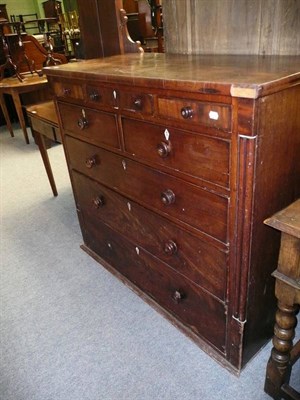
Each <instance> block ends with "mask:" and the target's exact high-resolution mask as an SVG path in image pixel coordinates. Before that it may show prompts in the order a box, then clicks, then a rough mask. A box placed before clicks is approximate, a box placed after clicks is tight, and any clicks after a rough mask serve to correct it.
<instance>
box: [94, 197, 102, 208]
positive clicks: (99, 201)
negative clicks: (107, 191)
mask: <svg viewBox="0 0 300 400" xmlns="http://www.w3.org/2000/svg"><path fill="white" fill-rule="evenodd" d="M104 204H105V199H104V196H102V195H100V196H97V197H95V198H94V199H93V205H94V207H95V208H96V209H98V208H100V207H103V206H104Z"/></svg>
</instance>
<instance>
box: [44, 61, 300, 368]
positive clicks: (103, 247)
mask: <svg viewBox="0 0 300 400" xmlns="http://www.w3.org/2000/svg"><path fill="white" fill-rule="evenodd" d="M299 71H300V59H299V57H259V56H248V57H244V56H185V55H170V54H153V53H144V54H130V55H123V56H114V57H110V58H105V59H102V60H101V59H98V60H89V61H82V62H81V63H77V64H68V65H62V66H58V67H57V68H46V69H45V73H46V74H47V77H48V81H49V84H50V85H51V87H52V89H53V91H54V93H55V99H56V102H57V106H58V110H59V122H60V126H61V129H62V138H63V144H64V149H65V153H66V158H67V162H68V166H69V170H70V175H71V180H72V185H73V190H74V195H75V200H76V207H77V210H78V217H79V220H80V224H81V228H82V233H83V238H84V249H85V250H86V251H87V252H88V253H89V254H91V255H93V257H95V258H96V259H99V260H104V265H105V266H106V267H108V269H110V270H112V271H115V272H116V275H117V276H119V277H120V276H123V278H122V279H124V280H125V281H126V282H127V283H128V281H131V282H132V285H133V286H134V288H135V290H136V287H138V288H139V293H141V292H143V293H145V295H143V296H144V297H147V296H148V298H149V299H151V301H150V300H149V301H150V302H151V303H152V304H153V302H154V303H155V302H156V303H157V304H159V306H157V307H158V308H159V309H160V311H162V310H163V309H165V310H166V311H165V313H166V315H167V317H168V318H171V319H173V322H174V323H175V324H176V326H179V327H180V328H181V329H183V331H184V332H185V333H187V334H189V335H190V336H191V337H192V338H193V339H194V340H196V342H197V343H200V345H201V347H203V348H204V350H205V351H207V352H208V353H209V354H210V355H212V356H213V357H215V358H216V359H217V360H218V361H219V362H221V363H222V364H223V365H225V366H226V367H227V368H229V369H230V370H232V371H234V372H236V373H239V371H240V370H241V368H242V367H243V366H244V365H245V364H246V363H247V362H248V361H249V359H250V358H251V357H253V355H254V354H255V353H256V352H257V351H258V350H259V349H260V348H261V346H262V345H263V344H264V343H265V342H266V340H268V338H270V336H271V334H272V326H273V316H274V309H275V304H276V302H275V297H274V282H273V280H272V278H271V272H272V270H273V268H274V263H275V262H276V259H277V256H278V251H279V235H278V234H276V232H272V231H270V229H268V228H267V227H266V226H265V225H264V224H263V220H264V219H265V218H266V217H268V216H269V215H272V214H273V213H274V212H276V211H278V210H279V209H281V208H283V207H285V206H286V205H287V204H289V203H291V202H292V201H293V200H294V199H295V198H296V197H297V196H299V195H300V179H299V176H300V159H299V157H298V154H299V147H300V135H299V132H300V113H299V111H298V108H299V102H300V72H299ZM187 107H189V108H190V109H191V110H192V113H190V115H188V118H185V116H186V115H185V111H186V108H187ZM182 109H184V112H182ZM83 118H84V119H85V122H84V121H83ZM78 121H80V122H79V123H78ZM202 257H203V258H202ZM120 274H121V275H120Z"/></svg>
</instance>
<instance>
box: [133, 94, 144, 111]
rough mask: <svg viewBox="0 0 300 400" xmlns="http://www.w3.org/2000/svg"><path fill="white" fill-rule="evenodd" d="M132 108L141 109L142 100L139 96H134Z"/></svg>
mask: <svg viewBox="0 0 300 400" xmlns="http://www.w3.org/2000/svg"><path fill="white" fill-rule="evenodd" d="M133 105H134V108H135V109H136V110H141V109H142V107H143V102H142V99H141V98H140V97H138V98H136V99H135V100H134V102H133Z"/></svg>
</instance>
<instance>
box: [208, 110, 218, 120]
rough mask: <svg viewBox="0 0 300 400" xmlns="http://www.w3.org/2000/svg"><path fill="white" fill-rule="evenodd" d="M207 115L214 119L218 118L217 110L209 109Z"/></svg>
mask: <svg viewBox="0 0 300 400" xmlns="http://www.w3.org/2000/svg"><path fill="white" fill-rule="evenodd" d="M208 115H209V118H210V119H214V120H218V119H219V113H218V112H217V111H210V112H209V114H208Z"/></svg>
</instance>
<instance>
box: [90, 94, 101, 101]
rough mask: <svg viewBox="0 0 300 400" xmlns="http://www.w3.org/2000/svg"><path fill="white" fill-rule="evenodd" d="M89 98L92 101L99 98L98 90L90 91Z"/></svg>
mask: <svg viewBox="0 0 300 400" xmlns="http://www.w3.org/2000/svg"><path fill="white" fill-rule="evenodd" d="M89 98H90V100H92V101H98V100H99V99H100V95H99V93H98V92H91V93H90V94H89Z"/></svg>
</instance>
